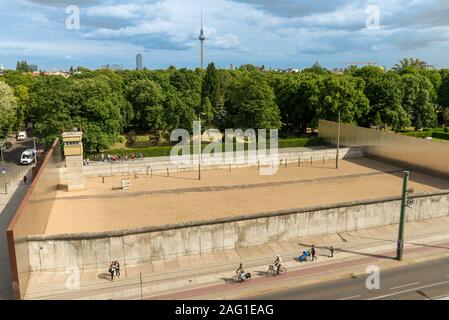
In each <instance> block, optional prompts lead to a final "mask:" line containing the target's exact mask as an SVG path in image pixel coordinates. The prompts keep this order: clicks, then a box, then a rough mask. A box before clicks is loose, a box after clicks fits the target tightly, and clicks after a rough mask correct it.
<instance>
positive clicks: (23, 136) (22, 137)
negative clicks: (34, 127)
mask: <svg viewBox="0 0 449 320" xmlns="http://www.w3.org/2000/svg"><path fill="white" fill-rule="evenodd" d="M26 138H27V133H26V131H20V132H19V133H17V141H23V140H25V139H26Z"/></svg>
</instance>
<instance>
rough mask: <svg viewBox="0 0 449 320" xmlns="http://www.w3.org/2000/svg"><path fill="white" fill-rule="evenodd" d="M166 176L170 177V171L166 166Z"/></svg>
mask: <svg viewBox="0 0 449 320" xmlns="http://www.w3.org/2000/svg"><path fill="white" fill-rule="evenodd" d="M167 177H170V173H169V172H168V167H167Z"/></svg>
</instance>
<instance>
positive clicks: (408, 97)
mask: <svg viewBox="0 0 449 320" xmlns="http://www.w3.org/2000/svg"><path fill="white" fill-rule="evenodd" d="M402 84H403V88H404V89H403V90H404V99H403V102H402V104H403V107H404V109H405V110H406V111H407V113H408V114H409V115H410V117H411V119H412V124H413V125H414V126H417V121H418V119H420V121H421V122H422V126H424V127H434V126H435V125H436V122H437V114H436V108H435V103H436V92H435V88H434V86H433V85H432V82H431V81H430V80H429V79H428V78H426V77H425V76H423V75H421V74H404V75H403V76H402Z"/></svg>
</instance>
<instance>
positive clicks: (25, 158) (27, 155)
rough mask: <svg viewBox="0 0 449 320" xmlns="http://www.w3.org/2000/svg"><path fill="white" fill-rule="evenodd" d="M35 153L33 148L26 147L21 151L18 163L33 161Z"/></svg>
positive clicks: (30, 162)
mask: <svg viewBox="0 0 449 320" xmlns="http://www.w3.org/2000/svg"><path fill="white" fill-rule="evenodd" d="M35 153H36V150H34V149H26V150H25V151H24V152H22V155H21V156H20V163H21V164H32V163H33V162H34V156H35Z"/></svg>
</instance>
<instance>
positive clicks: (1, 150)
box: [0, 142, 8, 194]
mask: <svg viewBox="0 0 449 320" xmlns="http://www.w3.org/2000/svg"><path fill="white" fill-rule="evenodd" d="M5 145H6V142H5ZM0 154H1V158H2V176H3V185H4V188H5V194H7V193H8V187H7V185H6V167H5V160H4V159H3V145H0Z"/></svg>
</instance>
